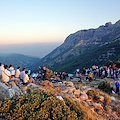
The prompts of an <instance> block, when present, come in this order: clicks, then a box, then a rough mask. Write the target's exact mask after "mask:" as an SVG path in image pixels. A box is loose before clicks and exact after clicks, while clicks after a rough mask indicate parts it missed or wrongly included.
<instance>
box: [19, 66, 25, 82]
mask: <svg viewBox="0 0 120 120" xmlns="http://www.w3.org/2000/svg"><path fill="white" fill-rule="evenodd" d="M24 77H25V68H23V71H21V72H20V80H21V81H22V82H23V79H24Z"/></svg>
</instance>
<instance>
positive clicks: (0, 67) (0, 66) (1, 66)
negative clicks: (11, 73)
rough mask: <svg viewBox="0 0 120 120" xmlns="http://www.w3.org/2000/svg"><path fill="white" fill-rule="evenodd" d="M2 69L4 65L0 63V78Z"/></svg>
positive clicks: (0, 77)
mask: <svg viewBox="0 0 120 120" xmlns="http://www.w3.org/2000/svg"><path fill="white" fill-rule="evenodd" d="M3 71H4V66H3V65H2V64H1V63H0V79H2V72H3Z"/></svg>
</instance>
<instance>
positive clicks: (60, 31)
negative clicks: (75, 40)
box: [0, 0, 120, 57]
mask: <svg viewBox="0 0 120 120" xmlns="http://www.w3.org/2000/svg"><path fill="white" fill-rule="evenodd" d="M119 19H120V0H0V53H6V52H8V53H11V52H17V53H22V54H27V55H34V56H39V57H43V56H44V55H46V54H48V53H49V52H51V51H52V50H53V49H54V48H55V47H57V46H59V45H60V44H62V43H63V41H64V40H65V38H66V37H67V36H68V35H69V34H71V33H74V32H76V31H78V30H81V29H89V28H97V27H99V26H100V25H103V24H105V23H106V22H110V21H111V22H112V23H115V22H116V21H118V20H119ZM19 43H22V44H19ZM25 43H29V44H25ZM31 43H32V44H31ZM33 43H35V44H33ZM39 43H40V44H39ZM45 43H47V44H45ZM52 43H53V44H52ZM3 44H4V45H3ZM10 44H14V45H10ZM16 44H19V45H16Z"/></svg>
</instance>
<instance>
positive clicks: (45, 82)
mask: <svg viewBox="0 0 120 120" xmlns="http://www.w3.org/2000/svg"><path fill="white" fill-rule="evenodd" d="M42 85H43V86H46V87H53V83H52V82H49V81H48V80H46V81H43V82H42Z"/></svg>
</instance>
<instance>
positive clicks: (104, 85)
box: [98, 81, 112, 94]
mask: <svg viewBox="0 0 120 120" xmlns="http://www.w3.org/2000/svg"><path fill="white" fill-rule="evenodd" d="M98 88H99V89H101V90H103V91H104V92H106V93H109V94H110V93H111V89H112V88H111V87H110V81H107V82H105V81H102V82H101V83H100V84H99V85H98Z"/></svg>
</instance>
